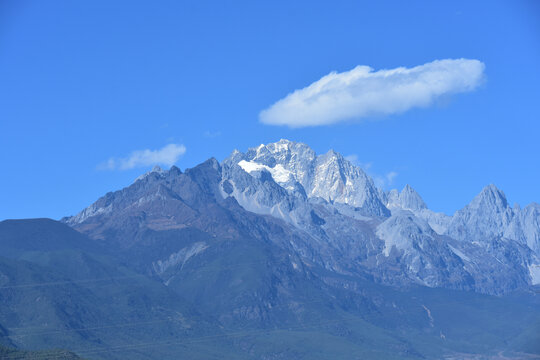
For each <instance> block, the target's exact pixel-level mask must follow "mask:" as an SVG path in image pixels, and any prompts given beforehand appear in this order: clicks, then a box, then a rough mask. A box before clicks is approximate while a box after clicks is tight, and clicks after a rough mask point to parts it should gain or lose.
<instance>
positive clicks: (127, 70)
mask: <svg viewBox="0 0 540 360" xmlns="http://www.w3.org/2000/svg"><path fill="white" fill-rule="evenodd" d="M457 58H467V59H477V60H480V61H481V62H483V63H484V64H485V81H484V82H483V84H482V85H481V86H480V87H479V88H478V89H476V90H475V91H471V92H467V93H463V94H459V95H455V96H451V97H448V98H445V99H443V100H442V101H437V102H436V103H435V104H434V105H432V106H429V107H427V108H417V109H412V110H410V111H407V112H405V113H402V114H394V115H389V116H385V117H376V118H374V119H368V121H365V120H364V121H357V122H354V121H353V122H346V123H338V124H334V125H326V126H315V127H306V128H296V129H294V128H289V127H286V126H273V125H266V124H263V123H261V122H260V121H259V113H260V111H261V110H263V109H266V108H268V107H269V106H270V105H272V104H273V103H275V102H276V101H277V100H279V99H281V98H283V97H285V96H286V95H287V94H289V93H291V92H292V91H294V90H295V89H300V88H303V87H306V86H307V85H309V84H311V83H313V82H314V81H317V80H318V79H320V78H321V77H322V76H324V75H326V74H328V73H329V72H331V71H334V70H335V71H338V72H343V71H348V70H351V69H353V68H354V67H355V66H357V65H368V66H371V67H372V68H374V69H375V70H380V69H392V68H396V67H400V66H404V67H414V66H418V65H422V64H425V63H428V62H431V61H434V60H437V59H457ZM280 138H288V139H291V140H296V141H302V142H305V143H307V144H309V145H310V146H311V147H313V148H314V149H315V150H316V151H317V152H319V153H323V152H326V151H327V150H328V149H330V148H334V149H335V150H336V151H339V152H341V153H343V154H344V155H356V157H357V159H358V161H359V162H360V163H362V164H371V167H370V168H369V169H368V172H370V173H372V174H373V175H375V176H379V177H383V176H385V174H388V173H390V172H395V173H397V176H396V177H395V178H394V180H393V183H392V184H387V185H386V186H387V187H388V188H391V187H397V188H402V187H403V186H404V185H405V184H406V183H409V184H411V185H412V186H413V187H414V188H416V189H417V190H418V192H419V193H420V194H421V195H422V196H423V198H424V200H425V201H426V202H427V203H428V205H429V206H430V207H431V208H432V209H434V210H436V211H444V212H447V213H453V212H454V211H455V210H456V209H458V208H461V207H462V206H464V205H465V204H466V203H467V202H469V201H470V200H471V198H472V197H473V196H474V195H475V194H476V193H478V192H479V191H480V190H481V188H482V187H483V186H484V185H486V184H489V183H495V184H496V185H497V186H498V187H499V188H501V189H502V190H504V192H505V193H506V195H507V197H508V199H509V201H510V202H512V203H513V202H518V203H520V204H521V205H526V204H527V203H529V202H532V201H537V202H539V201H540V181H539V180H540V145H539V144H540V141H539V140H540V3H539V2H538V1H534V0H531V1H455V0H453V1H421V2H420V1H363V2H360V1H331V2H330V1H326V2H318V1H312V0H310V1H213V2H209V1H201V0H197V1H159V2H152V1H134V0H130V1H98V0H92V1H39V0H36V1H24V0H13V1H9V0H2V1H0V147H1V148H0V157H1V158H0V164H1V165H2V168H3V170H2V173H1V176H0V219H5V218H24V217H52V218H60V217H62V216H65V215H71V214H75V213H76V212H78V211H79V210H81V209H82V208H83V207H85V206H87V205H89V204H90V203H92V202H93V201H95V200H96V199H97V198H98V197H99V196H101V195H103V194H105V193H106V192H108V191H112V190H116V189H119V188H121V187H123V186H126V185H128V184H129V183H131V182H132V181H133V179H134V178H136V177H137V176H138V175H139V174H140V173H142V172H145V171H147V170H148V168H150V167H151V166H147V167H139V168H134V169H131V170H103V169H99V165H100V164H103V163H104V162H105V161H107V160H108V159H110V158H111V157H115V158H121V157H125V156H127V155H129V154H130V153H131V152H132V151H135V150H142V149H160V148H163V147H164V146H165V145H167V144H171V143H174V144H182V145H184V146H185V148H186V152H185V154H184V155H183V156H182V157H181V158H180V159H179V160H178V162H177V165H178V166H179V167H180V168H181V169H185V168H187V167H192V166H195V165H196V164H198V163H200V162H202V161H204V160H205V159H207V158H209V157H211V156H214V157H216V158H217V159H218V160H222V159H223V158H225V157H226V156H227V155H228V154H229V153H230V152H231V151H232V150H233V149H234V148H238V149H240V150H246V149H247V148H248V147H251V146H256V145H258V144H260V143H267V142H272V141H277V140H279V139H280Z"/></svg>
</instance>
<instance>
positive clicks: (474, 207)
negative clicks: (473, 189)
mask: <svg viewBox="0 0 540 360" xmlns="http://www.w3.org/2000/svg"><path fill="white" fill-rule="evenodd" d="M513 217H514V212H513V210H512V209H511V208H510V207H509V206H508V202H507V201H506V196H505V195H504V193H503V192H502V191H500V190H499V189H497V187H495V185H488V186H486V187H485V188H484V189H483V190H482V192H480V194H478V195H477V196H476V197H475V198H474V199H473V200H472V201H471V203H470V204H468V205H467V206H465V207H464V208H463V209H461V210H458V211H457V212H456V213H455V214H454V216H453V217H452V221H451V222H450V225H449V228H448V230H447V234H448V235H450V236H451V237H453V238H455V239H459V240H469V241H481V240H484V239H491V238H496V237H500V236H502V235H503V233H504V229H505V228H506V227H507V226H508V225H509V224H510V222H511V220H512V218H513Z"/></svg>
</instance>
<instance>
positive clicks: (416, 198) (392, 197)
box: [386, 184, 427, 211]
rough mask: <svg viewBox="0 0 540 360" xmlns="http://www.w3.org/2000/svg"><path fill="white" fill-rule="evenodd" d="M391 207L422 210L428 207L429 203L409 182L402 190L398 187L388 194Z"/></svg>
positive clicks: (388, 205) (389, 206)
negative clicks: (427, 203) (398, 189)
mask: <svg viewBox="0 0 540 360" xmlns="http://www.w3.org/2000/svg"><path fill="white" fill-rule="evenodd" d="M386 206H387V207H388V208H389V209H395V208H400V209H405V210H414V211H417V210H422V209H427V205H426V203H425V202H424V200H423V199H422V197H421V196H420V195H419V194H418V193H417V192H416V190H414V189H413V188H412V187H411V186H410V185H409V184H407V185H405V187H404V188H403V190H401V192H398V191H397V190H396V189H394V190H391V191H390V192H389V193H388V195H387V205H386Z"/></svg>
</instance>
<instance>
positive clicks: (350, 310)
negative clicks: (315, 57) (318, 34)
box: [0, 140, 540, 359]
mask: <svg viewBox="0 0 540 360" xmlns="http://www.w3.org/2000/svg"><path fill="white" fill-rule="evenodd" d="M0 240H1V241H0V250H1V253H0V254H1V258H0V260H1V261H0V301H2V304H4V306H3V307H2V309H1V310H0V326H1V328H0V329H3V331H4V334H3V335H2V336H1V337H0V339H2V340H0V343H3V344H4V345H7V346H13V347H20V348H25V349H38V348H46V347H50V346H53V347H57V348H58V347H62V348H65V349H68V350H70V351H73V352H74V353H76V354H79V355H80V356H82V357H84V358H107V359H108V358H111V359H112V358H130V359H132V358H141V359H142V358H160V359H162V358H163V359H166V358H171V359H174V358H178V357H179V356H180V357H181V356H185V357H189V358H200V359H210V358H216V359H217V358H223V356H224V354H229V355H227V356H229V357H231V358H245V359H306V358H309V359H319V358H320V359H328V358H334V359H352V358H383V359H387V358H416V359H418V358H475V356H486V358H489V356H493V357H494V358H495V357H496V356H500V354H501V353H504V356H507V357H509V358H527V357H529V358H534V357H536V356H540V348H539V347H538V344H540V335H539V334H540V306H539V305H540V302H539V295H538V289H539V286H538V285H539V284H540V205H539V204H536V203H532V204H530V205H527V206H526V207H524V208H523V209H521V208H520V207H519V206H514V207H510V206H509V205H508V202H507V199H506V197H505V195H504V193H503V192H502V191H501V190H499V189H497V188H496V187H495V186H494V185H488V186H486V187H485V188H484V189H482V191H481V192H480V193H479V194H478V195H477V196H476V197H475V198H474V199H472V201H471V202H470V203H469V204H468V205H466V206H465V207H463V208H462V209H460V210H458V211H457V212H456V213H455V214H454V215H452V216H448V215H446V214H443V213H436V212H433V211H431V210H430V209H429V208H428V206H427V205H426V204H425V202H424V201H423V200H422V198H421V196H420V195H419V194H418V193H417V192H416V191H415V190H414V189H413V188H412V187H411V186H409V185H407V186H405V188H404V189H403V190H401V191H398V190H391V191H385V190H383V189H381V188H379V187H377V186H376V185H375V183H374V181H373V179H371V177H370V176H368V175H367V174H366V172H364V171H363V170H362V169H361V168H360V167H358V166H356V165H355V164H353V163H351V162H350V161H348V160H347V159H346V158H345V157H343V156H342V155H341V154H339V153H337V152H335V151H333V150H330V151H329V152H327V153H326V154H322V155H317V154H316V153H315V152H314V151H313V150H312V149H311V148H309V146H307V145H306V144H303V143H297V142H292V141H288V140H280V141H278V142H275V143H270V144H267V145H260V146H258V147H255V148H251V149H248V150H247V151H246V152H245V153H243V152H240V151H238V150H235V151H233V152H232V153H231V155H230V156H229V157H227V158H226V159H225V160H223V161H222V162H219V161H217V160H216V159H213V158H212V159H209V160H207V161H206V162H204V163H202V164H200V165H198V166H196V167H194V168H191V169H187V170H185V171H184V172H182V171H181V170H180V169H179V168H178V167H176V166H173V167H171V168H170V169H169V170H162V169H161V168H159V167H155V168H154V169H153V170H152V171H150V172H148V173H146V174H143V175H141V176H140V177H138V178H137V179H136V180H135V181H134V182H133V183H132V184H130V185H129V186H127V187H126V188H124V189H121V190H118V191H115V192H110V193H107V194H105V195H104V196H103V197H101V198H99V199H98V200H97V201H96V202H95V203H93V204H91V205H90V206H89V207H87V208H85V209H83V210H82V211H81V212H80V213H78V214H76V215H75V216H70V217H65V218H63V219H62V220H61V221H60V222H57V221H53V220H47V219H28V220H6V221H4V222H2V223H0ZM40 284H52V285H40ZM122 324H127V325H126V326H122ZM137 324H138V325H137ZM36 326H37V327H40V329H41V330H39V331H34V332H33V333H32V332H30V334H31V335H28V331H29V330H28V329H30V328H31V327H36ZM59 334H62V336H58V335H59ZM205 339H206V340H205ZM145 344H146V345H145ZM152 344H156V345H154V346H152ZM160 344H161V345H160Z"/></svg>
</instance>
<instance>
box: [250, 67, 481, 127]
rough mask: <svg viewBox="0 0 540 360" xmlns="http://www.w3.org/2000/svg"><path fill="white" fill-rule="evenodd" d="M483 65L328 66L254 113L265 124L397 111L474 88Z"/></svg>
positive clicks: (324, 120)
mask: <svg viewBox="0 0 540 360" xmlns="http://www.w3.org/2000/svg"><path fill="white" fill-rule="evenodd" d="M484 68H485V65H484V63H482V62H481V61H478V60H469V59H445V60H435V61H433V62H430V63H427V64H424V65H420V66H416V67H413V68H405V67H399V68H396V69H390V70H379V71H374V70H373V69H372V68H370V67H369V66H363V65H360V66H357V67H355V68H354V69H352V70H350V71H346V72H342V73H337V72H331V73H330V74H328V75H326V76H324V77H322V78H321V79H320V80H317V81H315V82H314V83H313V84H311V85H309V86H307V87H305V88H303V89H299V90H296V91H294V92H293V93H291V94H289V95H287V96H286V97H285V98H283V99H281V100H279V101H278V102H276V103H275V104H273V105H272V106H270V107H269V108H268V109H265V110H263V111H261V113H260V114H259V119H260V121H261V122H263V123H265V124H270V125H287V126H290V127H306V126H318V125H328V124H334V123H338V122H342V121H347V120H359V119H362V118H368V117H375V116H381V115H389V114H396V113H402V112H405V111H407V110H409V109H411V108H415V107H426V106H429V105H430V104H432V103H433V101H434V100H435V99H437V98H438V97H440V96H442V95H449V94H455V93H461V92H467V91H472V90H474V89H476V87H478V85H479V84H480V83H481V82H482V79H483V78H484Z"/></svg>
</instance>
